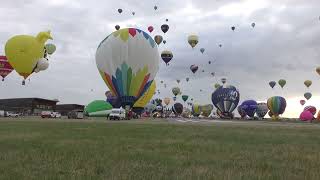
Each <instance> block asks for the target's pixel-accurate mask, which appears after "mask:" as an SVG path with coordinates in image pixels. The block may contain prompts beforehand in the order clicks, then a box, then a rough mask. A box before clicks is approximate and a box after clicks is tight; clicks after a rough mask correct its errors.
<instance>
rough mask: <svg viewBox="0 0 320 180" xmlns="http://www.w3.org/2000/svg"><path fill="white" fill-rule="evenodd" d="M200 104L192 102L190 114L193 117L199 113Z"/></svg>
mask: <svg viewBox="0 0 320 180" xmlns="http://www.w3.org/2000/svg"><path fill="white" fill-rule="evenodd" d="M200 113H201V112H200V105H199V104H193V105H192V115H193V116H195V117H198V116H199V115H200Z"/></svg>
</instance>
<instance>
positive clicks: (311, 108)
mask: <svg viewBox="0 0 320 180" xmlns="http://www.w3.org/2000/svg"><path fill="white" fill-rule="evenodd" d="M304 111H309V112H311V113H312V114H313V115H316V113H317V108H316V107H314V106H307V107H305V108H304Z"/></svg>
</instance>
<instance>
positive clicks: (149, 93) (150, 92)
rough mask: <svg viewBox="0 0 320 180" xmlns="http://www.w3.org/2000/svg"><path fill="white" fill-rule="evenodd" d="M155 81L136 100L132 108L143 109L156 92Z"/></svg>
mask: <svg viewBox="0 0 320 180" xmlns="http://www.w3.org/2000/svg"><path fill="white" fill-rule="evenodd" d="M156 88H157V87H156V81H152V83H151V85H150V87H149V89H148V90H147V91H146V92H145V93H144V94H143V95H142V96H141V97H140V98H139V99H138V101H137V102H135V104H134V105H133V107H142V108H143V107H145V106H146V105H147V104H148V102H149V101H150V100H151V98H152V97H153V95H154V93H155V92H156Z"/></svg>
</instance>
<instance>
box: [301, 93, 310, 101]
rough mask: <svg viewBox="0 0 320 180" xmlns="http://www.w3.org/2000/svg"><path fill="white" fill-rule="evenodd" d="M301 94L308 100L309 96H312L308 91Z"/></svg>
mask: <svg viewBox="0 0 320 180" xmlns="http://www.w3.org/2000/svg"><path fill="white" fill-rule="evenodd" d="M303 96H304V97H305V98H306V99H307V100H310V99H311V97H312V94H311V93H310V92H306V93H304V95H303Z"/></svg>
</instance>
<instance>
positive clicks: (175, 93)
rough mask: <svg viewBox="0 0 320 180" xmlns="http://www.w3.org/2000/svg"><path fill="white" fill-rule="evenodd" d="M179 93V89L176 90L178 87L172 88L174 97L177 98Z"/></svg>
mask: <svg viewBox="0 0 320 180" xmlns="http://www.w3.org/2000/svg"><path fill="white" fill-rule="evenodd" d="M180 92H181V91H180V88H178V87H174V88H172V93H173V95H174V96H177V95H178V94H180Z"/></svg>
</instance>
